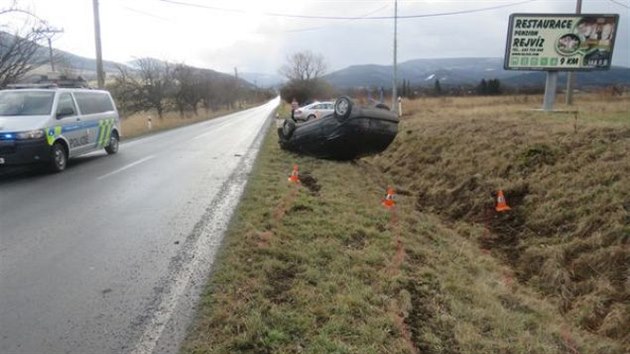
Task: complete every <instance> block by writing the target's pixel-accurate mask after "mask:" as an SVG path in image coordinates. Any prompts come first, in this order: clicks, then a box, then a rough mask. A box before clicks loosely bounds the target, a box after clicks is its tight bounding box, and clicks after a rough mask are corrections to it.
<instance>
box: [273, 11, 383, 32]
mask: <svg viewBox="0 0 630 354" xmlns="http://www.w3.org/2000/svg"><path fill="white" fill-rule="evenodd" d="M389 5H390V4H385V5H384V6H381V7H379V8H378V9H376V10H373V11H370V12H368V13H366V14H364V15H362V16H360V17H358V18H356V19H351V20H347V21H344V22H342V23H348V22H352V21H355V20H360V19H363V18H366V17H368V16H371V15H374V14H375V13H377V12H380V11H382V10H385V9H386V8H388V7H389ZM342 23H337V24H335V25H340V24H342ZM335 25H333V26H335ZM330 27H331V26H318V27H308V28H298V29H294V30H286V31H284V32H288V33H297V32H307V31H316V30H320V29H325V28H326V29H328V28H330Z"/></svg>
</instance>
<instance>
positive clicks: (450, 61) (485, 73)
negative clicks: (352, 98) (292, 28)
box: [324, 58, 630, 88]
mask: <svg viewBox="0 0 630 354" xmlns="http://www.w3.org/2000/svg"><path fill="white" fill-rule="evenodd" d="M577 77H578V79H577V85H578V87H590V86H606V85H611V84H628V83H630V68H625V67H619V66H616V67H612V68H611V69H610V70H609V71H597V72H580V73H578V75H577ZM324 79H325V80H326V81H328V82H329V83H331V84H332V85H334V86H336V87H339V88H352V87H379V86H383V87H391V85H392V66H391V65H353V66H350V67H347V68H345V69H341V70H338V71H335V72H332V73H330V74H328V75H326V76H325V77H324ZM398 79H399V81H401V82H402V80H409V81H410V82H411V84H412V85H414V86H430V85H433V83H434V81H435V80H436V79H439V80H440V83H441V84H442V85H476V84H478V83H479V82H480V81H481V79H499V80H501V82H502V84H505V85H511V86H539V85H544V83H545V73H544V72H526V71H515V70H504V69H503V58H446V59H415V60H410V61H406V62H403V63H400V64H398ZM560 80H561V83H562V82H564V80H565V75H561V77H560Z"/></svg>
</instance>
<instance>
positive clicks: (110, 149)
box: [105, 131, 120, 155]
mask: <svg viewBox="0 0 630 354" xmlns="http://www.w3.org/2000/svg"><path fill="white" fill-rule="evenodd" d="M119 145H120V139H119V138H118V133H117V132H116V131H113V132H112V135H111V137H110V138H109V144H107V146H105V151H106V152H107V153H108V154H109V155H113V154H115V153H117V152H118V147H119Z"/></svg>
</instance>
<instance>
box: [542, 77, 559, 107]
mask: <svg viewBox="0 0 630 354" xmlns="http://www.w3.org/2000/svg"><path fill="white" fill-rule="evenodd" d="M557 88H558V72H557V71H555V70H550V71H547V81H546V82H545V98H544V100H543V107H542V109H543V111H545V112H551V111H553V103H554V102H555V101H556V91H557Z"/></svg>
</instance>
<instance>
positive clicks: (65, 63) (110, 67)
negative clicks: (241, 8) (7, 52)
mask: <svg viewBox="0 0 630 354" xmlns="http://www.w3.org/2000/svg"><path fill="white" fill-rule="evenodd" d="M12 37H13V35H12V34H10V33H6V32H2V31H0V39H2V40H12ZM1 49H2V47H0V54H1ZM53 57H54V58H55V62H56V63H55V66H56V69H57V71H59V72H63V71H72V72H73V73H74V74H77V75H81V76H83V77H84V78H85V79H86V80H88V81H91V80H96V59H91V58H85V57H82V56H79V55H76V54H72V53H70V52H66V51H63V50H59V49H54V48H53ZM156 60H158V59H156ZM33 62H35V63H41V62H44V63H45V64H44V65H42V66H40V67H38V68H36V69H35V70H34V71H33V72H31V73H30V74H48V73H49V72H50V64H49V53H48V47H46V46H40V47H39V48H38V50H37V52H36V54H35V58H34V59H33ZM136 63H137V60H132V61H129V62H127V63H117V62H114V61H108V60H103V71H105V75H106V76H108V75H115V74H117V73H118V66H122V67H126V68H128V69H130V70H132V71H133V70H134V69H135V68H136ZM196 69H198V70H200V71H201V72H203V73H205V74H209V75H211V76H212V77H216V78H220V79H233V78H234V76H232V75H230V74H226V73H222V72H218V71H215V70H212V69H205V68H196ZM27 76H28V74H27ZM240 82H241V85H243V86H245V87H253V84H251V83H250V82H248V81H246V80H242V79H241V80H240Z"/></svg>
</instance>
